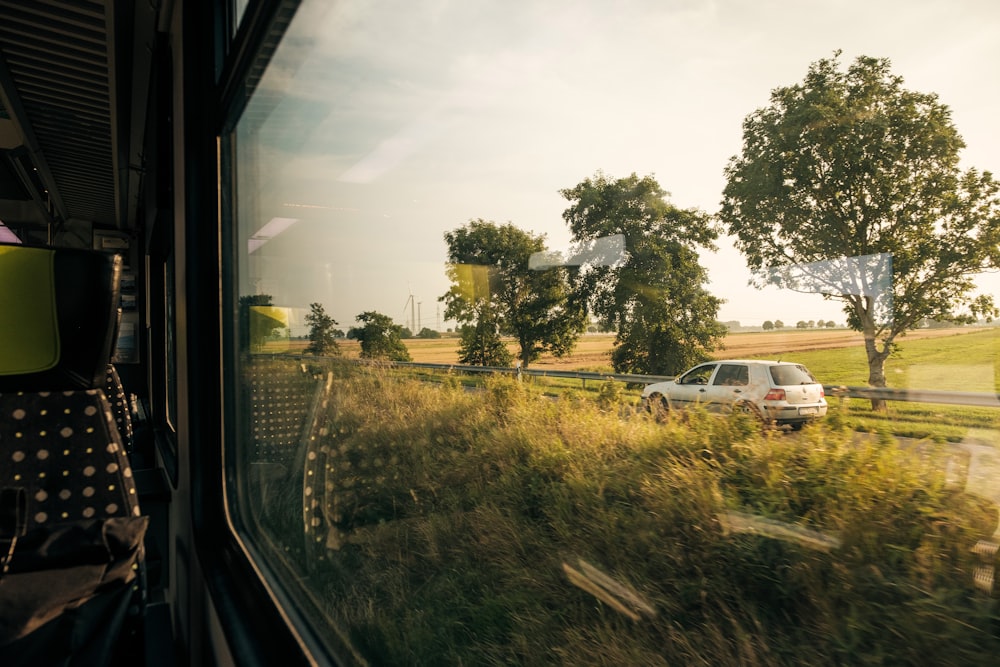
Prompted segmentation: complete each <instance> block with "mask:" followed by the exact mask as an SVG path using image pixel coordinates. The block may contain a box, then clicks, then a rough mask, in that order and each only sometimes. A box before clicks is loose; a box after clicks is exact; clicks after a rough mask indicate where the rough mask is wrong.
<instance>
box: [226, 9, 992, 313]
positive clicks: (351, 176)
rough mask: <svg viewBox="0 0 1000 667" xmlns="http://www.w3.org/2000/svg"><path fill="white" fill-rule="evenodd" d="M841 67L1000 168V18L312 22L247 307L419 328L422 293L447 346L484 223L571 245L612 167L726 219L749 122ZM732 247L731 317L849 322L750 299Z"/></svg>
mask: <svg viewBox="0 0 1000 667" xmlns="http://www.w3.org/2000/svg"><path fill="white" fill-rule="evenodd" d="M314 5H315V6H314ZM515 9H516V11H515ZM838 49H840V50H842V51H843V55H842V60H843V61H844V62H845V63H849V62H850V61H852V60H853V59H854V58H855V57H856V56H857V55H861V54H864V55H868V56H874V57H887V58H889V59H890V60H891V61H892V65H893V71H894V73H896V74H898V75H901V76H902V77H903V78H904V80H905V85H906V87H908V88H910V89H913V90H918V91H922V92H934V93H937V94H938V95H939V96H940V99H941V101H942V102H944V103H945V104H947V105H948V106H950V107H951V109H952V112H953V120H954V122H955V124H956V126H957V128H958V130H959V132H960V134H961V135H962V136H963V138H964V139H965V141H966V143H967V148H966V149H965V151H964V152H963V163H964V165H965V166H967V167H968V166H975V167H977V168H979V169H987V170H991V171H994V173H997V172H998V171H1000V131H998V130H997V122H998V121H997V118H998V109H1000V104H998V102H1000V92H998V87H1000V2H995V1H994V0H974V1H973V0H966V1H963V0H939V1H927V0H906V1H883V0H865V1H857V0H843V1H840V2H818V1H817V2H811V1H809V0H745V1H740V0H719V1H715V2H712V1H704V0H673V1H671V0H657V1H644V0H615V1H611V0H608V1H605V2H580V1H579V0H577V1H573V2H569V1H562V0H552V1H546V0H531V1H529V0H523V1H516V0H506V1H505V2H485V1H483V2H478V1H470V0H428V1H403V0H400V1H398V2H383V3H342V2H338V3H327V2H313V3H305V4H304V6H303V8H302V9H301V10H300V15H299V16H298V17H297V18H296V20H295V22H294V23H293V26H292V29H291V32H290V34H289V37H288V38H286V39H285V40H284V42H283V43H282V47H281V50H280V51H279V53H278V55H277V57H276V59H275V61H274V63H273V65H272V67H271V68H270V69H269V70H268V74H267V77H266V78H265V80H264V82H263V83H262V85H261V88H260V90H259V91H258V94H257V95H256V97H255V99H254V101H253V104H252V105H251V107H250V109H249V110H248V111H247V113H246V114H245V116H244V121H243V125H244V127H250V126H251V125H253V126H255V127H256V126H257V125H259V127H260V131H259V134H257V135H255V136H257V137H259V143H257V145H255V147H254V149H253V151H252V152H247V153H245V154H244V159H245V160H246V159H248V157H247V156H248V155H249V156H251V157H252V158H253V159H254V168H253V170H252V172H251V173H250V174H247V171H251V170H247V169H244V170H243V173H242V175H241V177H242V178H243V179H244V183H245V184H246V185H245V187H243V188H242V189H241V190H240V197H241V205H240V211H241V224H242V225H243V228H244V229H243V232H244V235H245V236H249V235H252V234H255V233H257V234H258V235H259V236H261V237H263V240H264V241H265V242H263V243H262V242H261V240H258V241H256V242H255V250H254V252H253V253H252V254H251V258H250V262H249V266H248V270H247V271H245V272H244V277H245V278H244V284H243V286H242V289H243V291H244V292H248V291H249V292H253V291H260V292H265V293H269V294H272V295H273V296H274V297H275V301H276V303H280V304H282V305H292V306H306V305H307V304H308V303H310V302H312V301H320V302H322V303H324V305H325V307H326V309H327V312H328V313H330V314H332V315H333V316H334V318H335V319H337V320H338V321H340V323H341V324H342V325H347V326H349V325H350V324H351V323H352V322H351V320H352V319H353V317H354V316H355V315H357V314H358V313H360V312H362V311H365V310H378V311H380V312H383V313H385V314H388V315H390V316H391V317H393V318H395V319H396V320H397V321H398V322H400V323H405V324H407V325H409V319H410V310H409V309H408V308H404V307H405V306H406V305H407V302H408V299H409V297H410V295H411V294H412V295H413V297H414V300H415V301H417V302H420V319H421V322H420V323H419V324H418V327H420V326H429V327H431V328H434V327H435V326H439V325H440V326H442V327H443V326H444V323H443V322H441V321H440V318H439V316H438V312H439V308H440V309H441V310H442V311H443V308H441V307H440V306H439V304H438V302H437V297H439V296H440V295H441V294H444V292H445V291H446V290H447V288H448V282H447V279H446V277H445V274H444V261H445V253H446V246H445V243H444V240H443V234H444V233H445V232H446V231H449V230H452V229H455V228H457V227H459V226H461V225H463V224H465V223H467V222H468V221H469V220H470V219H473V218H484V219H488V220H493V221H496V222H499V223H505V222H511V223H513V224H515V225H517V226H519V227H522V228H524V229H527V230H530V231H532V232H535V233H544V234H545V235H546V237H547V239H548V242H549V246H550V247H551V248H555V249H559V248H563V247H565V246H566V245H567V244H568V240H569V234H568V230H567V228H566V225H565V223H564V221H563V220H562V217H561V216H562V212H563V210H564V209H565V208H566V207H567V205H568V202H567V201H566V200H565V199H564V198H563V197H562V196H561V195H560V194H559V190H560V189H562V188H569V187H573V186H575V185H576V184H577V183H579V182H580V181H582V180H583V179H585V178H588V177H590V176H593V175H594V173H595V172H597V171H598V170H602V171H603V172H605V173H606V174H607V175H608V176H610V177H615V178H617V177H622V176H627V175H628V174H630V173H632V172H636V173H637V174H639V175H640V176H643V175H648V174H652V175H654V176H655V177H656V179H657V180H658V181H659V183H660V184H661V185H662V186H663V188H664V189H665V190H667V191H668V192H670V193H671V197H670V201H671V202H672V203H673V204H674V205H676V206H679V207H681V208H699V209H701V210H703V211H706V212H709V213H714V212H715V211H716V210H717V209H718V206H719V202H720V199H721V192H722V189H723V187H724V185H725V181H724V176H723V169H724V167H725V165H726V163H727V161H728V159H729V158H730V157H731V156H733V155H735V154H737V153H738V152H739V150H740V143H741V122H742V120H743V119H744V118H745V117H746V116H747V115H748V114H750V113H751V112H753V111H754V110H755V109H757V108H760V107H762V106H764V105H766V104H767V103H768V96H769V93H770V91H771V90H772V89H773V88H775V87H778V86H785V85H791V84H794V83H798V82H800V81H801V80H802V79H803V77H804V76H805V73H806V71H807V69H808V67H809V64H810V63H811V62H813V61H816V60H818V59H820V58H824V57H830V56H831V55H832V54H833V53H834V51H835V50H838ZM244 147H245V144H244ZM242 150H245V148H244V149H242ZM251 183H253V184H254V185H253V186H252V187H251V185H249V184H251ZM274 219H284V220H286V221H289V222H286V223H285V224H283V225H279V227H281V228H282V230H281V232H280V233H278V234H275V233H274V232H266V231H265V232H261V231H260V230H261V228H262V227H264V226H265V225H266V224H267V223H268V222H269V221H271V220H274ZM291 221H294V222H291ZM271 229H275V227H274V226H272V227H271ZM269 237H273V238H270V240H267V239H268V238H269ZM719 246H720V250H719V252H718V253H715V254H710V253H706V254H704V255H703V256H702V263H703V264H704V265H705V266H706V267H707V268H708V269H709V273H710V278H711V283H710V284H709V285H708V289H709V290H710V291H711V292H712V293H714V294H716V295H717V296H719V297H721V298H723V299H726V303H725V304H724V305H723V306H722V309H721V310H720V313H719V319H722V320H740V321H742V322H743V323H745V324H759V323H760V322H761V321H763V320H765V319H775V318H780V319H784V320H785V321H786V323H787V322H790V323H794V322H795V321H796V320H798V319H806V320H808V319H820V318H823V317H825V318H827V319H835V320H837V321H838V322H843V320H844V317H843V315H842V314H841V313H840V307H839V306H838V305H836V303H835V302H824V301H823V300H822V299H821V298H820V297H818V296H801V295H795V294H791V293H787V292H778V291H777V290H765V291H758V290H755V289H753V288H750V287H747V280H748V277H749V276H748V273H747V270H746V268H745V264H744V262H743V260H742V258H741V257H740V255H739V254H738V253H737V252H736V251H735V250H734V249H733V248H732V246H731V242H730V241H729V239H727V238H725V237H723V238H721V239H720V242H719ZM983 284H984V286H985V287H986V288H987V289H988V290H989V291H991V292H993V293H998V292H1000V279H997V278H996V277H992V278H990V279H989V280H985V281H984V283H983Z"/></svg>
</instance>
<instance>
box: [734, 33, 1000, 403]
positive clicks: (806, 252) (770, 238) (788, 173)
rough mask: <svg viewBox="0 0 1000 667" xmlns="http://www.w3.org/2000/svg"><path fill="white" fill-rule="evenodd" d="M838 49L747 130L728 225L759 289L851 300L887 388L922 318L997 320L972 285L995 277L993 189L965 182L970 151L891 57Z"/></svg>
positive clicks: (979, 181) (998, 257)
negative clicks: (899, 346) (845, 59)
mask: <svg viewBox="0 0 1000 667" xmlns="http://www.w3.org/2000/svg"><path fill="white" fill-rule="evenodd" d="M839 56H840V54H839V52H838V53H836V54H835V55H834V57H833V58H828V59H822V60H819V61H817V62H815V63H813V64H812V65H811V66H810V67H809V70H808V72H807V74H806V77H805V80H804V81H803V82H802V83H800V84H795V85H791V86H786V87H781V88H777V89H775V90H774V91H772V93H771V98H770V104H769V105H768V106H766V107H764V108H762V109H758V110H756V111H754V112H753V113H751V114H750V115H749V116H747V118H746V119H745V120H744V122H743V148H742V152H741V154H739V155H737V156H734V157H733V158H731V159H730V161H729V164H728V166H727V168H726V171H725V173H726V178H727V184H726V187H725V190H724V193H723V200H722V206H721V210H720V214H719V215H720V217H721V219H722V220H723V222H724V223H725V224H726V225H727V226H728V231H729V233H730V234H732V235H733V236H734V237H735V238H736V245H737V247H738V248H739V250H740V251H741V252H742V253H743V255H744V256H745V257H746V261H747V264H748V265H749V267H750V269H751V270H752V271H753V272H754V276H755V277H754V283H755V284H756V285H757V286H762V285H765V284H774V285H778V286H779V287H785V288H790V289H793V290H799V291H804V292H818V293H822V294H824V295H826V296H827V298H832V299H839V300H841V301H843V302H844V311H845V313H846V314H847V318H848V325H849V326H850V327H852V328H854V329H856V330H858V331H862V332H863V333H864V336H865V344H866V350H867V355H868V363H869V383H870V384H872V385H874V386H885V373H884V362H885V359H886V358H887V357H888V356H889V354H890V353H891V351H892V346H893V341H894V339H895V338H896V337H897V336H898V335H900V334H902V333H903V332H905V331H906V330H908V329H911V328H913V327H915V326H917V324H918V323H919V322H920V321H921V320H923V319H925V318H936V319H952V320H955V319H963V318H974V317H976V316H980V315H984V314H986V315H990V316H994V315H995V314H996V309H995V306H994V304H993V303H992V301H991V300H990V299H989V297H977V296H974V295H973V294H972V292H973V289H974V276H975V274H977V273H978V272H981V271H983V270H985V269H988V268H991V267H992V268H996V267H998V266H1000V206H998V194H997V193H998V186H997V182H996V181H994V179H993V177H992V175H991V174H990V173H989V172H982V173H981V172H978V171H977V170H975V169H969V170H967V171H964V172H963V171H961V170H960V168H959V152H960V151H961V149H962V148H964V146H965V144H964V142H963V141H962V138H961V137H960V136H959V134H958V131H957V130H956V128H955V125H954V123H953V122H952V118H951V112H950V110H949V108H948V107H947V106H946V105H944V104H942V103H941V102H940V101H939V100H938V97H937V95H935V94H931V93H920V92H914V91H911V90H907V89H906V88H904V87H903V79H902V77H900V76H896V75H893V74H892V73H891V72H890V63H889V61H888V60H887V59H877V58H871V57H866V56H861V57H858V58H857V59H855V60H854V62H853V63H852V64H851V65H850V66H848V67H847V68H846V69H844V68H842V67H841V63H840V60H839Z"/></svg>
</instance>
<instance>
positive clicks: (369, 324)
mask: <svg viewBox="0 0 1000 667" xmlns="http://www.w3.org/2000/svg"><path fill="white" fill-rule="evenodd" d="M355 319H357V321H358V322H361V324H362V326H360V327H352V328H351V329H350V330H349V331H348V332H347V337H348V338H353V339H355V340H358V341H360V342H361V355H360V356H361V357H362V358H364V359H385V360H388V361H410V352H409V351H408V350H407V349H406V345H404V344H403V341H402V335H403V327H402V326H400V325H398V324H395V323H394V322H393V321H392V318H390V317H389V316H388V315H383V314H382V313H378V312H375V311H373V310H368V311H365V312H363V313H361V314H360V315H358V316H357V318H355Z"/></svg>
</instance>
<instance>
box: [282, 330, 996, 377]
mask: <svg viewBox="0 0 1000 667" xmlns="http://www.w3.org/2000/svg"><path fill="white" fill-rule="evenodd" d="M974 331H979V329H975V328H952V329H920V330H917V331H911V332H909V333H908V334H907V335H906V336H905V337H904V338H902V339H901V341H902V342H905V341H909V340H920V339H923V338H939V337H942V336H960V335H962V334H968V333H972V332H974ZM295 342H298V341H295ZM404 342H405V344H406V347H407V349H408V350H409V351H410V355H411V356H412V357H413V360H414V361H418V362H423V363H434V364H454V363H458V344H459V340H458V338H457V337H448V338H437V339H431V340H421V339H409V340H406V341H404ZM613 343H614V336H613V335H610V334H588V335H586V336H583V337H582V338H581V339H580V342H579V343H578V344H577V346H576V349H575V350H574V352H573V355H572V356H571V357H568V358H565V359H556V358H554V357H551V356H548V355H546V356H543V357H542V358H541V359H540V360H538V361H536V362H535V363H533V364H532V367H534V368H537V367H546V368H559V369H563V370H582V369H594V370H597V369H602V368H603V369H606V368H609V367H610V365H611V360H610V353H611V346H612V344H613ZM293 344H294V342H293ZM303 345H304V343H303ZM339 345H340V347H341V350H343V352H344V354H345V355H346V356H348V357H356V356H357V354H358V350H359V347H358V343H357V341H353V340H341V341H339ZM862 345H864V339H863V338H862V336H861V334H860V333H858V332H855V331H850V330H847V329H833V330H824V331H818V330H815V331H810V330H799V329H793V330H784V331H767V332H746V333H734V334H730V335H729V336H728V337H727V338H726V347H725V349H723V350H719V351H718V352H717V353H716V354H715V355H714V356H715V357H716V358H718V359H740V358H743V357H750V356H758V355H775V356H783V355H786V354H787V353H790V352H804V351H809V350H833V349H839V348H845V347H859V346H862ZM508 346H509V347H510V350H511V353H512V354H516V352H517V345H516V344H515V343H513V342H510V343H508Z"/></svg>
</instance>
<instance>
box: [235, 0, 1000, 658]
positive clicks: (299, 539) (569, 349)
mask: <svg viewBox="0 0 1000 667" xmlns="http://www.w3.org/2000/svg"><path fill="white" fill-rule="evenodd" d="M973 4H974V3H958V4H955V3H952V4H948V5H945V4H935V3H911V2H906V3H904V2H885V3H871V2H861V1H860V0H850V1H848V2H839V3H809V5H808V7H806V5H805V4H803V3H798V2H791V1H788V2H783V1H781V2H772V3H753V4H752V6H751V5H750V4H748V3H741V2H731V1H721V2H715V3H703V2H666V3H665V2H652V1H649V2H646V1H642V0H624V1H622V2H615V3H607V2H560V1H555V2H544V3H542V2H538V3H510V2H492V1H486V0H482V1H466V0H463V1H462V2H457V1H454V2H452V1H447V0H445V1H441V2H434V3H364V2H337V3H330V2H324V1H322V0H305V1H304V2H303V3H302V4H301V6H300V8H299V9H298V12H297V14H296V16H295V17H294V19H293V20H292V22H291V24H290V26H289V28H288V32H287V33H286V34H285V36H284V38H283V39H282V41H281V43H280V44H279V45H278V47H277V49H276V51H275V53H274V57H273V59H272V60H271V62H270V63H269V65H268V66H267V68H266V69H265V70H264V71H263V73H262V75H261V78H260V81H259V85H258V86H257V87H256V88H255V91H254V93H253V95H252V97H251V98H250V100H249V103H248V104H247V106H246V109H245V111H244V112H243V113H242V115H241V117H240V119H239V121H238V123H237V125H236V128H235V132H234V133H233V136H232V137H231V140H232V143H233V151H232V155H234V169H233V173H234V180H233V182H231V183H226V184H225V185H224V187H226V188H227V189H231V190H232V193H231V194H232V196H231V198H230V201H232V202H233V204H234V206H233V210H234V213H233V215H234V220H233V224H234V229H235V230H236V234H235V247H234V255H235V256H234V257H233V258H232V262H231V263H230V264H231V265H232V266H233V267H234V270H235V275H234V276H233V278H234V280H233V285H234V290H235V292H236V293H235V294H233V298H232V303H234V304H235V308H236V310H237V312H234V313H230V314H229V315H230V316H231V320H230V321H232V322H238V326H236V327H234V329H235V330H236V336H237V338H238V340H237V346H236V347H237V348H238V349H239V357H238V360H237V364H238V368H237V369H236V370H237V372H236V373H232V374H229V376H232V377H236V378H238V381H237V382H236V384H234V385H230V386H228V387H227V391H228V398H229V400H230V401H232V402H233V404H234V405H235V406H236V411H235V414H236V416H237V419H236V420H235V422H236V423H235V426H234V428H236V429H237V437H236V441H237V451H236V452H235V455H233V456H230V455H228V454H227V459H226V460H227V465H229V466H230V467H231V469H230V470H229V471H228V472H229V477H228V479H231V480H233V481H234V482H235V483H234V484H232V485H230V487H229V488H230V490H231V491H232V493H233V497H232V498H231V502H230V504H229V506H230V507H231V508H232V511H233V512H235V513H237V514H238V515H239V518H240V519H241V520H240V521H236V522H234V525H239V526H241V530H244V531H245V532H244V535H243V538H244V539H245V540H247V541H248V542H250V543H252V544H254V545H255V547H256V549H255V550H254V553H256V554H260V557H261V558H262V559H264V561H265V562H264V565H266V566H267V567H262V568H261V569H262V571H264V572H268V573H277V572H283V573H286V575H287V576H285V577H284V578H280V579H275V580H274V581H272V582H271V584H272V585H273V586H275V587H280V588H281V589H282V590H283V591H284V593H285V594H286V595H287V596H288V599H290V600H293V601H294V603H295V604H296V605H298V606H300V608H301V610H302V611H306V612H308V613H307V614H306V616H307V617H308V618H309V619H310V621H309V622H310V623H313V624H315V629H316V630H317V631H319V632H320V633H321V634H322V636H323V637H325V638H326V639H327V640H328V642H329V644H330V646H331V647H333V648H334V650H336V651H337V652H338V654H340V655H355V656H359V657H362V658H363V659H364V660H367V661H369V662H370V663H371V664H387V665H412V664H469V665H482V664H615V665H619V664H620V665H636V664H642V665H658V664H663V665H667V664H712V665H739V664H813V665H838V664H855V663H859V662H860V663H864V662H870V663H882V662H893V663H895V664H913V665H917V664H988V663H990V662H991V660H992V659H993V657H994V656H995V655H997V653H998V651H1000V633H998V632H997V618H998V616H1000V609H998V602H997V586H996V584H995V581H994V578H995V575H996V565H997V552H998V546H997V545H998V544H1000V525H998V516H1000V515H998V506H1000V481H998V480H1000V468H998V466H997V463H996V461H997V456H996V454H997V447H998V446H1000V439H998V438H1000V436H998V428H997V424H998V422H1000V419H998V416H1000V404H998V401H997V395H998V394H1000V358H998V350H1000V347H998V345H1000V329H998V328H997V327H996V325H995V321H994V318H995V316H996V315H995V311H994V309H993V305H992V304H991V303H990V302H989V300H988V299H987V298H984V299H977V298H976V297H977V296H979V295H982V296H984V297H989V296H990V295H996V294H997V292H998V290H997V281H996V274H995V273H994V274H983V273H981V272H980V271H979V269H982V268H984V267H988V266H991V263H992V266H995V265H996V262H997V261H998V259H1000V258H998V257H997V255H996V248H995V246H990V239H993V241H992V242H993V243H994V244H995V240H996V239H997V238H1000V230H998V229H997V225H998V224H1000V223H997V220H1000V215H998V210H1000V205H998V203H997V200H996V197H997V195H996V189H995V184H994V182H993V180H992V179H993V177H992V176H991V175H989V174H988V173H987V172H989V170H991V169H993V170H996V169H997V168H998V167H1000V165H998V163H997V156H998V155H1000V135H998V134H997V132H996V129H995V118H996V108H997V96H998V93H997V91H996V90H994V89H993V88H992V87H990V86H984V85H983V81H994V80H998V78H1000V71H998V70H1000V42H998V40H996V39H995V35H996V34H997V31H998V30H1000V5H997V7H995V8H994V7H993V6H992V5H990V7H989V8H986V7H985V6H984V5H983V3H976V4H975V6H973ZM886 26H892V28H893V29H892V30H886ZM255 74H256V72H255ZM942 105H944V106H942ZM224 194H226V193H224ZM855 241H857V242H855ZM948 267H950V268H948ZM946 269H947V270H946ZM952 277H954V278H952ZM941 281H945V282H941ZM750 359H761V360H771V361H776V360H780V361H785V362H791V364H790V365H788V366H782V367H781V368H782V369H787V372H789V373H790V374H791V377H785V376H782V377H780V378H779V377H778V376H777V375H776V376H775V380H776V381H777V382H778V384H781V385H783V386H785V387H786V389H782V390H781V392H780V394H781V396H782V398H780V399H778V398H774V397H776V396H778V395H779V392H778V391H777V390H775V393H774V394H773V395H772V394H770V390H769V389H765V391H768V392H769V394H768V395H771V396H772V399H768V401H767V402H766V403H767V404H765V397H763V396H756V395H752V394H753V392H750V391H746V390H743V391H742V392H741V393H740V396H741V397H744V398H745V399H746V400H741V401H740V404H739V407H740V408H741V409H739V410H725V411H712V410H710V409H706V404H711V401H709V400H704V401H690V402H688V404H687V405H681V402H675V401H670V402H669V403H665V404H664V406H663V407H664V409H663V410H652V409H650V410H649V411H647V406H644V405H643V404H642V402H641V400H640V395H641V391H642V387H643V386H645V385H647V384H651V383H654V382H661V381H667V380H669V379H670V378H674V377H678V376H682V375H683V374H684V373H686V372H687V371H688V369H692V368H697V370H696V371H694V372H693V373H690V374H688V375H683V377H682V378H681V382H688V381H689V380H690V379H691V378H692V377H698V378H702V379H703V381H704V382H706V383H707V381H708V380H709V378H710V376H711V373H712V371H713V370H714V369H715V367H716V366H717V365H718V364H719V363H722V362H726V361H729V362H730V363H726V364H723V366H722V368H724V369H726V372H727V373H729V372H730V371H733V373H732V375H733V379H736V380H737V381H739V382H742V383H743V384H746V383H747V382H748V381H749V379H750V378H749V377H748V375H747V373H746V370H747V368H746V366H745V364H740V363H737V362H734V361H733V360H750ZM700 364H705V365H703V366H699V365H700ZM805 368H808V369H809V371H811V374H810V372H809V371H806V370H805ZM812 376H815V378H816V381H817V382H819V383H821V384H822V389H821V388H819V387H815V386H812V387H806V386H803V387H795V388H794V391H792V390H791V389H787V386H788V385H796V384H799V383H800V382H803V381H809V382H811V381H812ZM760 379H761V380H763V376H761V378H760ZM754 380H755V381H757V378H756V377H755V378H754ZM673 387H674V389H676V385H673ZM665 391H666V390H665ZM688 391H689V392H690V393H691V394H698V395H699V396H700V395H702V394H707V393H710V389H709V390H706V391H702V390H700V389H699V388H689V389H688ZM720 392H721V390H720ZM824 392H825V393H824ZM761 393H763V392H761ZM735 395H736V394H735V393H734V392H732V391H730V392H727V393H726V396H725V398H728V399H729V400H730V401H731V400H732V397H733V396H735ZM709 398H711V397H709ZM778 403H780V404H778ZM659 404H660V403H659V402H657V403H655V405H656V406H659ZM269 576H270V575H269ZM352 652H353V653H352Z"/></svg>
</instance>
